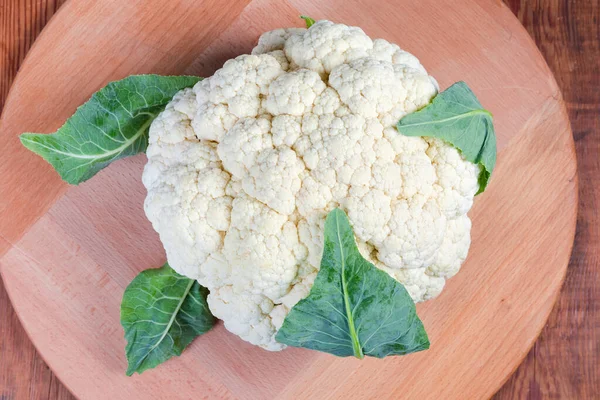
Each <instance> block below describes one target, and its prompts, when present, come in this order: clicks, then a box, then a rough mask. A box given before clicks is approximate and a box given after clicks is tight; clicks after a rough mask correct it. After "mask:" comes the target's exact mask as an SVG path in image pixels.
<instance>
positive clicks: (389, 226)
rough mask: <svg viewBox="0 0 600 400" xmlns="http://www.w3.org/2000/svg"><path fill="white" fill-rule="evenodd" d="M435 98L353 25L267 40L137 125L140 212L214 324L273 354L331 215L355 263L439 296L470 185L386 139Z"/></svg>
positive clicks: (424, 153)
mask: <svg viewBox="0 0 600 400" xmlns="http://www.w3.org/2000/svg"><path fill="white" fill-rule="evenodd" d="M437 90H438V87H437V83H436V82H435V80H434V79H433V78H432V77H430V76H429V75H428V74H427V72H426V71H425V69H424V68H423V66H422V65H421V64H420V62H419V60H418V59H417V58H416V57H414V56H413V55H411V54H409V53H407V52H405V51H403V50H401V49H400V48H399V47H398V46H397V45H395V44H391V43H388V42H387V41H385V40H382V39H375V40H371V39H370V38H369V37H368V36H367V35H366V34H365V33H364V32H363V31H362V30H361V29H360V28H355V27H349V26H346V25H342V24H334V23H332V22H329V21H319V22H317V23H315V24H314V25H313V26H312V27H311V28H310V29H295V28H294V29H278V30H275V31H272V32H267V33H265V34H264V35H263V36H261V38H260V39H259V41H258V45H257V46H256V47H255V48H254V49H253V51H252V55H242V56H239V57H237V58H235V59H233V60H229V61H227V62H226V63H225V64H224V65H223V68H221V69H219V70H218V71H217V72H216V73H215V74H214V75H213V76H212V77H210V78H206V79H204V80H203V81H200V82H198V83H197V84H196V86H195V87H194V88H193V89H185V90H182V91H181V92H180V93H179V94H177V95H176V96H175V97H174V98H173V100H172V101H171V103H169V105H167V107H166V108H165V110H164V111H163V112H162V113H161V114H160V115H159V116H158V117H157V118H156V119H155V120H154V122H153V124H152V126H151V127H150V137H149V145H148V150H147V156H148V163H147V165H146V167H145V169H144V175H143V182H144V185H145V186H146V188H147V189H148V196H147V198H146V202H145V210H146V214H147V215H148V218H149V219H150V221H151V222H152V224H153V227H154V229H156V231H157V232H158V233H159V235H160V237H161V240H162V242H163V244H164V246H165V249H166V252H167V257H168V259H169V263H170V265H171V266H172V267H173V268H174V269H175V270H176V271H177V272H179V273H181V274H184V275H186V276H188V277H191V278H194V279H197V280H198V281H199V282H200V284H202V285H204V286H206V287H207V288H208V289H209V291H210V295H209V297H208V303H209V306H210V308H211V311H212V312H213V314H214V315H215V316H216V317H218V318H220V319H222V320H223V321H224V322H225V327H226V328H227V329H229V330H230V331H231V332H233V333H235V334H237V335H239V336H240V337H242V338H243V339H244V340H247V341H249V342H250V343H253V344H256V345H259V346H261V347H263V348H265V349H268V350H280V349H282V348H283V347H285V346H283V345H281V344H279V343H277V342H276V341H275V334H276V333H277V330H278V329H279V328H280V327H281V325H282V324H283V321H284V319H285V317H286V315H287V314H288V313H289V311H290V309H291V308H292V307H293V306H294V305H295V304H296V303H297V302H298V301H300V300H301V299H303V298H304V297H306V296H307V295H308V293H309V292H310V289H311V287H312V285H313V282H314V279H315V277H316V275H317V273H318V271H319V267H320V262H321V255H322V252H323V228H324V223H325V218H326V216H327V214H328V212H329V211H331V210H332V209H333V208H335V207H340V208H342V209H344V210H346V212H347V214H348V217H349V220H350V223H351V225H352V227H353V230H354V233H355V235H356V239H357V244H358V246H359V250H360V251H361V253H363V255H364V256H365V257H366V258H367V259H369V260H370V261H371V262H372V263H373V264H374V265H375V266H376V267H377V268H380V269H382V270H384V271H386V272H387V273H388V274H389V275H390V276H391V277H392V278H394V279H396V280H398V281H399V282H401V283H402V284H403V285H405V287H406V289H407V290H408V292H409V294H410V295H411V297H412V298H413V300H415V301H417V302H418V301H425V300H428V299H430V298H433V297H435V296H437V295H438V294H439V293H440V291H441V290H442V288H443V287H444V283H445V280H446V279H447V278H449V277H451V276H453V275H454V274H455V273H456V272H457V271H458V269H459V268H460V265H461V264H462V262H463V261H464V259H465V257H466V255H467V251H468V248H469V245H470V228H471V222H470V220H469V218H468V216H467V215H466V213H467V212H468V211H469V209H470V208H471V205H472V202H473V197H474V195H475V193H476V192H477V190H478V180H477V178H478V174H479V167H478V166H477V165H474V164H472V163H470V162H468V161H466V160H465V159H464V158H463V157H462V156H461V154H460V152H459V151H457V150H456V149H455V148H453V147H452V146H450V145H448V144H447V143H445V142H443V141H440V140H436V139H424V138H419V137H406V136H403V135H400V134H399V133H398V132H397V131H396V129H395V124H396V123H397V121H398V120H399V119H400V118H401V117H403V116H404V115H406V114H408V113H410V112H413V111H415V110H417V109H419V108H421V107H424V106H425V105H427V104H428V103H429V102H430V100H431V99H432V97H433V96H435V94H436V93H437Z"/></svg>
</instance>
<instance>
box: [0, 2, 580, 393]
mask: <svg viewBox="0 0 600 400" xmlns="http://www.w3.org/2000/svg"><path fill="white" fill-rule="evenodd" d="M458 3H459V2H457V1H455V0H421V1H419V2H413V1H409V0H402V1H392V0H380V1H377V2H376V6H373V3H371V4H369V3H368V2H363V1H358V0H356V1H349V0H288V1H276V0H254V1H251V0H229V1H226V2H225V1H219V0H203V1H197V0H182V1H172V0H169V1H148V0H136V1H133V0H129V1H121V0H104V1H101V2H97V1H93V0H81V1H71V2H69V3H67V4H66V5H65V6H64V7H63V8H62V9H61V10H60V12H59V13H58V15H57V16H56V17H55V18H54V19H53V20H52V21H51V23H50V24H49V26H48V27H47V28H46V30H45V31H44V33H43V34H42V36H41V37H40V38H39V39H38V41H37V43H36V44H35V46H34V49H32V50H31V52H30V54H29V55H28V59H27V60H26V61H25V63H24V65H23V67H22V70H21V71H20V73H19V75H18V78H17V80H16V82H15V84H14V86H13V88H12V91H11V93H10V96H9V99H8V101H7V103H6V106H5V110H4V116H3V120H2V124H1V125H0V129H1V132H0V144H1V145H2V148H3V150H2V158H1V160H2V161H1V163H0V262H1V271H2V276H3V279H4V282H5V285H6V287H7V290H8V292H9V295H10V297H11V299H12V302H13V304H14V306H15V309H16V311H17V313H18V315H19V317H20V318H21V321H22V323H23V325H24V326H25V329H26V330H27V332H28V334H29V335H30V337H31V339H32V340H33V342H34V343H35V345H36V347H37V348H38V350H39V351H40V353H41V354H42V356H43V357H44V358H45V360H46V361H47V362H48V364H49V365H50V366H51V367H52V369H53V370H54V371H55V372H56V374H57V375H58V376H59V378H60V379H61V380H62V381H63V382H64V383H65V384H66V385H67V386H68V387H69V389H70V390H71V391H72V392H73V393H74V394H75V395H76V396H78V397H80V398H85V399H107V398H109V399H137V398H145V399H150V398H153V399H165V398H171V399H172V398H186V399H187V398H247V399H259V398H260V399H263V398H290V399H298V398H320V399H321V398H411V399H429V398H430V399H453V398H460V399H477V398H487V397H489V396H491V395H492V394H493V393H494V392H495V391H496V390H497V389H498V388H499V387H500V385H501V384H502V383H503V382H504V381H505V379H506V378H507V377H508V376H509V374H510V373H511V372H512V371H513V370H514V369H515V368H516V367H517V366H518V364H519V363H520V361H521V360H522V358H523V357H524V356H525V354H526V353H527V351H528V349H529V348H530V346H531V345H532V343H533V342H534V340H535V338H536V337H537V335H538V333H539V332H540V329H541V328H542V326H543V325H544V323H545V321H546V318H547V316H548V314H549V312H550V310H551V308H552V305H553V303H554V300H555V299H556V296H557V294H558V292H559V289H560V286H561V283H562V280H563V277H564V274H565V270H566V267H567V262H568V259H569V254H570V250H571V246H572V241H573V236H574V231H575V220H576V204H577V180H576V162H575V153H574V148H573V141H572V137H571V132H570V129H569V124H568V119H567V116H566V114H565V111H564V107H563V104H562V100H561V96H560V92H559V90H558V88H557V86H556V83H555V81H554V79H553V77H552V75H551V73H550V71H549V70H548V68H547V66H546V64H545V63H544V61H543V59H542V57H541V55H540V54H539V53H538V51H537V49H536V48H535V46H534V44H533V42H532V41H531V40H530V39H529V37H528V35H527V33H526V32H525V31H524V29H523V28H522V27H521V26H520V24H519V23H518V21H517V20H516V19H515V18H514V17H513V16H512V14H511V13H510V11H509V10H508V9H507V8H505V7H504V6H503V5H502V3H501V2H499V1H478V0H461V1H460V5H459V4H458ZM300 14H306V15H310V16H312V17H314V18H316V19H321V18H326V19H331V20H336V21H339V22H344V23H347V24H352V25H359V26H361V27H362V28H363V29H364V30H365V31H366V32H367V33H368V34H369V35H370V36H371V37H383V38H385V39H388V40H390V41H392V42H395V43H398V44H399V45H400V46H401V47H403V48H405V49H407V50H408V51H411V52H413V53H414V54H415V55H417V56H418V57H419V58H420V59H421V60H422V62H423V64H424V65H425V66H426V68H427V69H428V70H429V72H430V73H431V74H432V75H434V76H435V77H437V78H438V80H439V82H440V84H441V86H442V87H447V86H448V85H449V84H450V83H452V82H454V81H458V80H466V81H467V82H468V83H469V85H470V86H471V87H472V88H473V90H474V91H475V92H476V93H477V95H478V96H479V98H480V100H481V101H482V103H483V104H484V105H485V106H486V107H487V108H488V109H490V110H491V111H492V112H493V113H494V115H495V121H496V128H497V132H498V149H499V158H498V165H497V167H496V171H495V172H494V177H493V179H492V181H491V185H490V186H489V188H488V190H487V191H486V193H485V194H483V195H481V196H479V197H477V198H476V201H475V206H474V207H473V210H472V211H471V213H470V215H471V217H472V219H473V224H474V225H473V231H472V238H473V244H472V247H471V250H470V253H469V258H468V260H467V262H466V263H465V264H464V266H463V268H462V270H461V271H460V273H459V274H458V275H457V276H456V277H455V278H453V279H451V280H450V281H449V282H448V284H447V287H446V289H445V290H444V292H443V293H442V295H441V296H440V297H438V298H437V299H435V300H433V301H429V302H427V303H425V304H420V305H419V306H418V312H419V314H420V315H421V317H422V319H423V321H424V323H425V326H426V328H427V330H428V333H429V336H430V339H431V342H432V346H431V349H430V350H428V351H426V352H422V353H417V354H413V355H410V356H407V357H396V358H387V359H384V360H378V359H366V360H363V361H359V360H355V359H339V358H335V357H333V356H329V355H326V354H319V353H316V352H311V351H308V350H302V349H288V350H285V351H283V352H280V353H269V352H267V351H264V350H261V349H259V348H256V347H253V346H251V345H249V344H247V343H245V342H243V341H242V340H240V339H239V338H237V337H236V336H234V335H232V334H230V333H228V332H227V331H226V330H225V329H224V328H223V327H222V325H219V326H217V327H216V329H214V330H212V331H211V332H210V333H208V334H206V335H205V336H203V337H201V338H199V339H198V340H196V341H195V342H194V343H193V344H192V345H191V346H190V348H189V349H188V350H186V351H185V352H184V354H183V355H182V356H181V357H179V358H175V359H172V360H170V361H169V362H167V363H166V364H164V365H162V366H160V367H159V368H156V369H154V370H150V371H147V372H145V373H144V374H143V375H135V376H133V377H129V378H128V377H126V376H125V373H124V372H125V368H126V361H125V357H124V351H123V349H124V346H125V341H124V338H123V332H122V329H121V326H120V324H119V303H120V300H121V296H122V293H123V290H124V288H125V287H126V286H127V284H128V283H129V282H130V281H131V279H133V277H134V276H135V275H136V274H137V273H138V272H139V271H141V270H143V269H146V268H149V267H157V266H160V265H162V263H163V262H164V261H165V256H164V253H163V250H162V246H161V244H160V242H159V240H158V236H157V234H156V233H155V232H154V231H153V230H152V228H151V226H150V223H149V222H148V221H147V220H146V218H145V216H144V212H143V210H142V203H143V200H144V196H145V190H144V188H143V186H142V184H141V172H142V168H143V165H144V162H145V157H144V156H143V155H141V156H138V157H134V158H130V159H126V160H122V161H119V162H117V163H115V164H113V165H111V166H110V167H109V168H107V169H106V170H104V171H102V172H101V173H100V174H98V175H97V176H96V177H94V179H92V180H90V181H88V182H86V183H85V184H82V185H80V186H79V187H68V186H67V185H66V184H65V183H63V182H62V181H61V180H60V179H59V177H58V176H57V174H56V173H55V172H54V171H53V170H52V169H51V167H50V166H49V165H48V164H46V163H45V162H44V161H43V160H42V159H41V158H39V157H37V156H35V155H34V154H32V153H30V152H28V151H27V150H25V149H24V148H23V147H22V146H21V145H20V143H19V141H18V134H19V133H21V132H24V131H33V132H51V131H53V130H55V129H56V128H58V127H59V126H60V125H61V124H62V123H63V122H64V120H65V119H66V118H67V117H68V116H70V115H71V114H72V113H73V112H74V110H75V108H76V107H77V106H78V105H79V104H81V103H83V102H84V101H85V100H87V98H88V97H89V96H90V95H91V94H92V93H93V92H94V91H95V90H97V89H99V88H100V87H102V86H103V85H105V84H106V83H107V82H108V81H111V80H115V79H119V78H122V77H124V76H126V75H129V74H133V73H149V72H153V73H161V74H178V73H184V72H185V73H193V74H198V75H202V76H208V75H210V74H211V73H212V71H214V70H215V69H216V68H218V67H219V66H220V65H221V64H222V63H223V61H224V60H226V59H228V58H231V57H234V56H235V55H238V54H242V53H247V52H248V51H249V50H250V49H251V47H252V46H253V44H254V42H255V41H256V39H257V37H258V35H259V34H260V33H261V32H263V31H265V30H269V29H273V28H277V27H286V26H302V24H303V21H302V20H300V19H299V18H298V16H299V15H300Z"/></svg>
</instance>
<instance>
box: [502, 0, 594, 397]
mask: <svg viewBox="0 0 600 400" xmlns="http://www.w3.org/2000/svg"><path fill="white" fill-rule="evenodd" d="M508 3H509V5H510V7H511V9H512V10H513V12H514V13H515V14H516V15H517V16H518V18H519V20H520V21H522V23H523V24H524V25H525V27H526V28H527V30H528V32H529V33H530V35H531V36H532V37H533V38H534V39H535V41H536V43H537V45H538V46H539V48H540V50H541V51H542V53H543V54H544V56H545V58H546V60H547V62H548V64H549V66H550V68H551V69H552V71H553V72H554V75H555V77H556V80H557V82H558V85H559V86H560V88H561V89H562V93H563V97H564V99H565V103H566V106H567V110H568V113H569V118H570V120H571V127H572V130H573V136H574V138H575V146H576V150H577V162H578V173H579V215H578V221H577V233H576V237H575V245H574V247H573V253H572V255H571V261H570V263H569V269H568V271H567V277H566V280H565V284H564V287H563V290H562V293H561V296H560V297H559V299H558V301H557V303H556V306H555V308H554V310H553V312H552V314H551V316H550V318H549V319H548V323H547V325H546V327H545V328H544V330H543V331H542V334H541V335H540V337H539V339H538V340H537V342H536V343H535V345H534V347H533V349H532V350H531V351H530V353H529V354H528V355H527V358H526V359H525V361H524V362H523V364H522V365H521V367H520V368H519V369H518V370H517V371H516V373H515V374H514V375H513V377H512V378H511V379H510V380H509V381H508V382H507V383H506V385H505V386H504V387H503V388H502V390H500V391H499V392H498V394H497V396H496V398H497V399H498V400H500V399H502V400H504V399H506V400H511V399H598V398H600V217H599V215H600V212H599V210H600V157H599V155H600V2H599V1H597V0H591V1H590V0H588V1H580V0H569V1H564V0H533V1H530V0H510V1H508Z"/></svg>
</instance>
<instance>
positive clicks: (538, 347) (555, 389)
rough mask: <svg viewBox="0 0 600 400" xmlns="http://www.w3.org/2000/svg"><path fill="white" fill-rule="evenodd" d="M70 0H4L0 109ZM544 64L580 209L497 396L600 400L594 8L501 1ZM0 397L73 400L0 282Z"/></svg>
mask: <svg viewBox="0 0 600 400" xmlns="http://www.w3.org/2000/svg"><path fill="white" fill-rule="evenodd" d="M65 1H66V0H37V1H35V0H0V109H1V108H2V105H3V104H4V99H5V98H6V95H7V93H8V90H9V88H10V85H11V83H12V80H13V79H14V76H15V74H16V72H17V70H18V68H19V66H20V64H21V62H22V61H23V59H24V57H25V54H26V52H27V50H28V49H29V48H30V46H31V45H32V43H33V41H34V40H35V38H36V36H37V35H38V34H39V32H40V31H41V29H42V28H43V26H44V25H45V24H46V23H47V21H48V20H49V19H50V17H51V16H52V15H53V14H54V13H55V12H56V10H57V9H58V7H60V5H61V4H62V3H64V2H65ZM504 1H505V3H506V4H507V5H509V7H510V8H511V9H512V10H513V12H514V13H515V14H516V15H517V17H518V18H519V19H520V20H521V22H522V23H523V24H524V25H525V27H526V28H527V30H528V31H529V33H530V34H531V36H532V37H533V38H534V40H535V41H536V43H537V45H538V47H539V48H540V50H541V51H542V53H543V54H544V56H545V57H546V60H547V61H548V64H549V65H550V68H551V69H552V71H553V72H554V73H555V75H556V79H557V81H558V83H559V85H560V87H561V89H562V91H563V95H564V98H565V100H566V103H567V107H568V111H569V116H570V119H571V124H572V127H573V133H574V136H575V140H576V147H577V155H578V162H579V183H580V199H579V203H580V207H579V219H578V228H577V235H576V242H575V246H574V248H573V254H572V257H571V264H570V267H569V271H568V274H567V278H566V281H565V286H564V288H563V292H562V294H561V297H560V298H559V301H558V303H557V305H556V307H555V309H554V311H553V313H552V315H551V317H550V320H549V321H548V325H547V326H546V328H545V329H544V330H543V332H542V335H541V336H540V338H539V340H538V341H537V342H536V344H535V346H534V348H533V349H532V351H531V352H530V353H529V354H528V356H527V357H526V359H525V360H524V362H523V364H522V365H521V367H519V369H517V371H516V372H515V374H514V375H513V376H512V377H511V378H510V380H509V381H508V382H507V383H506V385H505V386H504V387H503V388H502V389H501V390H500V391H499V392H498V394H497V395H496V396H495V398H496V399H516V398H519V399H521V398H526V399H542V398H543V399H555V398H556V399H558V398H560V399H593V398H600V370H599V369H598V364H599V363H600V289H599V288H598V282H599V281H600V279H599V278H600V276H599V271H600V268H599V264H600V260H599V258H598V256H599V254H600V233H599V229H600V221H599V218H598V209H599V208H600V207H599V206H600V204H599V200H600V185H599V181H600V178H599V176H600V159H599V158H598V155H599V154H600V61H599V60H600V4H599V3H600V1H599V0H562V1H561V0H530V1H526V0H504ZM0 355H1V357H0V399H2V400H5V399H71V398H72V396H71V395H70V394H69V393H68V391H67V390H66V389H65V387H64V386H63V385H62V384H60V382H59V381H58V380H57V379H56V377H55V376H54V375H53V374H52V372H51V371H50V370H49V369H48V367H47V366H46V364H45V363H44V362H43V360H41V358H40V357H39V355H37V353H36V351H35V349H34V348H33V346H32V344H31V342H30V341H29V340H28V339H27V336H26V334H25V332H24V330H23V328H22V327H21V325H20V324H19V322H18V319H17V318H16V315H15V314H14V312H13V310H12V307H11V306H10V302H9V301H8V297H7V295H6V292H5V290H4V288H3V286H2V285H1V282H0Z"/></svg>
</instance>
